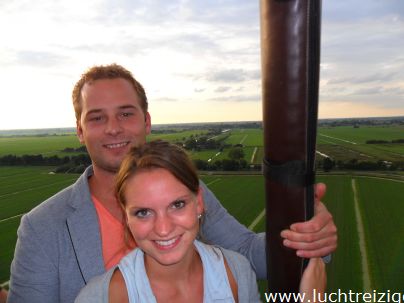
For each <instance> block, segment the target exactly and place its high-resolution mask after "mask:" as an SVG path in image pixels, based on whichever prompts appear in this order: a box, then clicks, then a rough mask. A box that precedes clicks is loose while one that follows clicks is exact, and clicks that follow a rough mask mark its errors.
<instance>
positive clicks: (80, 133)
mask: <svg viewBox="0 0 404 303" xmlns="http://www.w3.org/2000/svg"><path fill="white" fill-rule="evenodd" d="M76 134H77V138H79V141H80V143H81V144H84V137H83V128H82V127H81V123H80V121H79V120H76Z"/></svg>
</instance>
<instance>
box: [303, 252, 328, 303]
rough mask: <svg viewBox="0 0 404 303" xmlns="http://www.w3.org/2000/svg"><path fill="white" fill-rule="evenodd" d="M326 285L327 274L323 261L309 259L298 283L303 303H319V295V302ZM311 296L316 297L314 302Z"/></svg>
mask: <svg viewBox="0 0 404 303" xmlns="http://www.w3.org/2000/svg"><path fill="white" fill-rule="evenodd" d="M326 285H327V273H326V271H325V264H324V262H323V260H322V259H321V258H312V259H310V262H309V264H308V265H307V267H306V269H305V270H304V272H303V276H302V279H301V281H300V293H301V294H302V295H304V300H303V302H319V299H318V298H319V297H318V295H319V294H320V295H321V297H320V298H321V300H323V293H324V292H325V287H326ZM314 290H315V292H314ZM313 296H316V298H315V299H316V300H314V297H313ZM322 302H323V301H322Z"/></svg>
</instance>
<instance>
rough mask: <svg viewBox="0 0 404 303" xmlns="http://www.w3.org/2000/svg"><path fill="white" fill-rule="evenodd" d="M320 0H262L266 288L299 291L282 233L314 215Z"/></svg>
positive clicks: (298, 269)
mask: <svg viewBox="0 0 404 303" xmlns="http://www.w3.org/2000/svg"><path fill="white" fill-rule="evenodd" d="M320 15H321V0H261V55H262V90H263V115H264V117H263V126H264V151H265V156H264V176H265V191H266V203H267V204H266V205H267V208H266V209H267V212H266V221H267V261H268V286H269V291H271V292H298V290H299V282H300V278H301V274H302V271H303V268H304V263H305V262H304V260H302V259H301V258H298V257H296V253H295V251H294V250H291V249H287V248H286V247H284V246H283V244H282V239H281V237H280V236H279V234H280V232H281V230H283V229H285V228H288V227H289V226H290V225H291V224H292V223H295V222H300V221H304V220H307V219H309V218H310V217H311V216H312V215H313V201H314V193H313V183H314V157H315V145H316V129H317V128H316V126H317V107H318V106H317V105H318V82H319V62H320V22H321V18H320Z"/></svg>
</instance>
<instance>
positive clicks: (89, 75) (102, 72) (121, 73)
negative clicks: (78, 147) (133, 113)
mask: <svg viewBox="0 0 404 303" xmlns="http://www.w3.org/2000/svg"><path fill="white" fill-rule="evenodd" d="M103 79H125V80H127V81H129V83H130V84H132V86H133V88H134V89H135V92H136V93H137V94H138V96H139V98H140V106H141V107H142V110H143V112H144V114H146V113H147V108H148V103H147V97H146V92H145V90H144V88H143V86H142V85H141V84H140V83H139V82H138V81H137V80H136V79H135V77H133V75H132V73H131V72H130V71H128V70H127V69H126V68H124V67H123V66H121V65H118V64H116V63H113V64H109V65H96V66H93V67H91V68H90V69H89V70H87V71H86V72H85V73H84V74H83V75H82V76H81V78H80V80H79V81H77V83H76V85H75V86H74V89H73V93H72V98H73V107H74V112H75V114H76V120H77V121H79V120H80V118H81V110H82V107H81V102H82V100H81V90H82V89H83V86H84V84H86V83H89V84H91V82H93V81H96V80H103Z"/></svg>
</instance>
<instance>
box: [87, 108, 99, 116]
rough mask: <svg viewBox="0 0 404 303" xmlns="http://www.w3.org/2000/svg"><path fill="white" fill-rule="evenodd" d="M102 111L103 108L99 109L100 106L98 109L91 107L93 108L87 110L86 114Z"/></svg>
mask: <svg viewBox="0 0 404 303" xmlns="http://www.w3.org/2000/svg"><path fill="white" fill-rule="evenodd" d="M100 112H102V109H98V108H96V109H91V110H89V111H88V112H86V116H88V115H91V114H98V113H100Z"/></svg>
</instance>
